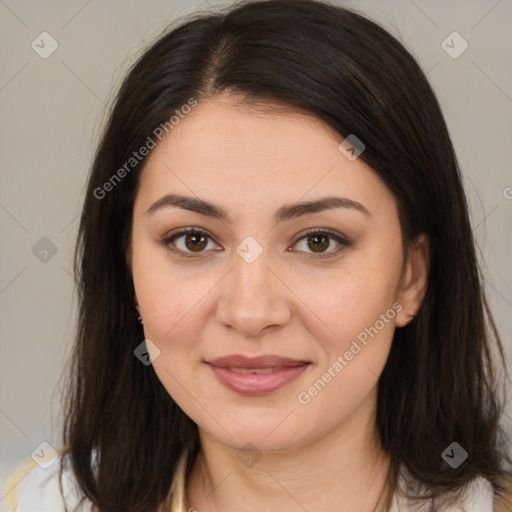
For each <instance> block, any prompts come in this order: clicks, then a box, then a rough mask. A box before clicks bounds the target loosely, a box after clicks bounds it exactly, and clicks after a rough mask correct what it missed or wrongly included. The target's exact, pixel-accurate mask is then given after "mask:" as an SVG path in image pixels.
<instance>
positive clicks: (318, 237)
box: [295, 229, 350, 257]
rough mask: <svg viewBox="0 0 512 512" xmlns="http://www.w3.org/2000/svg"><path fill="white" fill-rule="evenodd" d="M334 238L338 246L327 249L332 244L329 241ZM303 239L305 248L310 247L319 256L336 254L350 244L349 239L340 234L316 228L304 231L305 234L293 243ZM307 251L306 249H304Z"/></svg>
mask: <svg viewBox="0 0 512 512" xmlns="http://www.w3.org/2000/svg"><path fill="white" fill-rule="evenodd" d="M332 240H334V241H335V243H336V244H338V246H337V247H336V248H335V249H334V250H331V251H327V249H329V248H330V247H331V245H332V243H331V241H332ZM302 241H304V243H305V244H306V247H307V248H310V249H311V250H312V252H313V253H314V254H318V255H319V257H324V256H323V255H324V254H326V255H327V256H331V255H333V254H337V253H338V252H339V251H341V250H342V249H344V248H345V247H348V246H349V245H350V243H349V241H348V240H346V239H345V238H342V237H341V236H339V235H337V234H336V233H333V232H331V231H327V230H322V229H320V230H316V231H310V232H308V233H306V235H304V236H302V237H301V238H300V239H299V240H298V241H297V242H296V243H295V245H297V244H299V243H301V242H302ZM306 252H307V251H306Z"/></svg>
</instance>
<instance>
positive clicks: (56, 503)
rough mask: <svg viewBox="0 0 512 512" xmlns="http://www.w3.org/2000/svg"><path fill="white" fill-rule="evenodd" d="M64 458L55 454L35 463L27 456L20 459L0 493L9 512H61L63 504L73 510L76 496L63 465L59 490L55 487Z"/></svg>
mask: <svg viewBox="0 0 512 512" xmlns="http://www.w3.org/2000/svg"><path fill="white" fill-rule="evenodd" d="M62 461H63V462H64V464H66V463H67V457H66V456H64V455H57V456H54V457H48V458H46V459H45V460H42V461H39V462H38V463H36V462H35V461H34V460H32V458H30V457H28V458H26V459H23V460H21V461H20V462H19V463H18V465H17V466H16V467H15V468H14V470H13V471H11V473H10V474H9V476H8V478H7V483H6V486H5V489H4V492H3V494H4V495H5V496H6V501H7V507H8V510H9V512H36V511H37V512H65V510H66V508H65V504H66V505H67V506H68V507H71V509H73V508H75V507H77V505H78V503H79V501H80V499H79V496H80V493H79V492H78V491H77V485H76V482H75V479H74V477H73V476H72V472H71V470H70V469H69V468H68V467H67V466H66V465H65V469H64V471H63V475H62V490H63V494H64V498H65V503H64V500H63V498H62V494H61V492H60V487H59V470H60V464H61V462H62Z"/></svg>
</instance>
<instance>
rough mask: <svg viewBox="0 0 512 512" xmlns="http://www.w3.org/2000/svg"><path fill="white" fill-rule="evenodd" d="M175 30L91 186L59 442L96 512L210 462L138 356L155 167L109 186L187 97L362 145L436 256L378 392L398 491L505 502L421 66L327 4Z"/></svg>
mask: <svg viewBox="0 0 512 512" xmlns="http://www.w3.org/2000/svg"><path fill="white" fill-rule="evenodd" d="M179 22H180V23H179V25H176V26H175V27H174V28H173V29H172V30H171V31H169V32H168V33H166V34H164V35H163V36H161V37H159V38H158V40H157V41H156V42H155V43H154V44H152V45H151V47H150V48H149V49H147V51H145V52H144V54H143V55H142V57H140V58H139V60H138V61H137V62H136V63H135V64H134V65H133V67H132V68H131V70H130V72H129V73H128V75H127V77H126V78H125V80H124V82H123V84H122V86H121V88H120V91H119V93H118V95H117V97H116V99H115V103H114V106H113V109H112V111H111V113H110V115H109V119H108V123H107V125H106V128H105V131H104V133H103V136H102V139H101V141H100V144H99V147H98V150H97V153H96V156H95V159H94V162H93V166H92V170H91V173H90V176H89V180H88V188H87V192H86V197H85V202H84V207H83V211H82V216H81V221H80V228H79V236H78V241H77V247H76V254H75V273H76V279H77V283H78V297H79V319H78V327H77V336H76V340H75V345H74V351H73V354H72V364H71V365H70V366H69V369H68V375H67V379H68V389H69V391H68V393H67V395H66V397H65V399H66V400H65V427H64V437H63V439H64V447H65V453H67V454H68V455H69V457H68V459H69V460H70V461H71V464H72V469H73V472H74V475H75V477H76V480H77V482H78V484H79V486H80V489H81V491H82V492H83V495H84V496H85V497H87V498H88V499H89V500H90V501H91V502H92V503H93V504H94V506H95V507H97V510H100V511H109V512H113V511H123V512H126V511H130V512H149V511H156V510H157V509H158V507H159V505H160V504H162V503H163V502H164V499H165V497H166V496H167V495H168V493H169V489H170V485H171V481H172V479H173V476H174V472H175V469H176V464H177V461H178V457H179V456H180V454H181V453H182V451H183V449H184V448H186V447H189V448H190V458H189V461H190V462H191V461H192V460H193V458H194V456H195V454H196V453H197V450H198V434H197V426H196V425H195V424H194V422H193V421H192V420H191V419H190V418H188V417H187V416H186V415H185V414H184V413H183V411H182V410H181V409H180V408H179V407H178V405H177V404H176V403H175V402H174V401H173V399H172V398H171V397H170V396H169V394H168V393H167V391H166V390H165V389H164V387H163V385H162V384H161V382H160V381H159V379H158V377H157V375H156V374H155V372H154V370H153V368H152V366H148V367H146V366H144V365H143V364H141V362H140V361H139V360H138V359H137V358H136V357H134V349H135V348H136V347H137V346H138V345H139V344H140V343H141V342H142V340H143V339H144V333H143V330H142V326H141V325H140V324H139V323H138V321H137V318H136V315H135V306H134V298H133V292H134V289H133V283H132V277H131V272H130V268H129V266H128V264H127V262H126V254H127V251H128V249H129V245H130V238H131V222H132V210H133V204H134V199H135V196H136V193H137V182H138V176H139V175H140V172H141V169H142V167H143V165H144V161H145V158H143V159H141V160H140V162H137V164H136V165H133V166H132V168H129V169H128V171H127V172H125V173H121V174H122V175H123V177H122V179H119V180H117V179H116V180H115V182H114V181H112V176H113V175H114V174H116V173H117V171H118V169H120V168H122V167H123V165H125V163H126V162H127V161H129V159H130V158H131V157H132V155H133V152H134V151H137V150H138V149H139V148H140V147H142V146H143V145H144V144H145V143H146V141H147V139H148V137H152V136H153V135H152V134H154V131H155V130H156V129H157V128H158V127H159V126H160V125H163V124H165V123H168V121H169V119H170V117H171V116H172V115H173V114H174V113H175V111H176V110H179V109H180V107H181V106H182V105H184V104H186V103H187V102H188V101H189V99H190V98H195V99H196V100H197V101H198V102H199V103H200V102H201V101H202V100H205V99H211V98H215V97H216V96H217V95H219V94H221V93H230V94H232V96H233V98H234V99H236V101H238V102H240V103H241V104H247V105H253V106H257V105H262V106H265V105H270V104H277V105H284V106H286V108H289V109H290V110H294V109H295V110H297V109H300V110H301V111H304V112H308V113H310V114H312V115H314V116H316V117H317V118H319V119H322V120H323V121H325V122H326V123H327V124H328V125H329V126H330V127H332V129H333V130H334V131H335V132H336V133H338V134H339V135H340V136H341V137H347V136H348V135H350V134H355V135H356V136H357V137H358V138H359V139H360V140H361V141H363V142H364V144H365V151H364V152H363V153H362V154H361V155H360V158H361V159H362V160H363V161H364V162H365V163H366V164H368V165H369V166H370V167H371V168H372V169H374V171H375V172H376V173H377V175H378V176H379V177H380V179H381V180H382V181H383V183H384V184H385V185H387V187H389V189H390V190H391V191H392V193H393V194H394V196H395V198H396V200H397V204H398V207H399V216H400V221H401V226H402V231H403V236H404V240H405V248H407V245H408V243H409V242H410V241H411V240H413V238H414V237H415V236H416V235H417V234H419V233H426V234H428V236H429V239H430V244H431V253H430V268H429V285H428V289H427V292H426V296H425V298H424V301H423V304H422V307H421V309H420V310H419V312H418V315H417V316H416V318H415V319H414V320H413V321H412V322H411V323H409V324H408V325H407V326H406V327H404V328H399V329H396V331H395V334H394V339H393V343H392V347H391V351H390V354H389V357H388V360H387V363H386V366H385V368H384V370H383V372H382V375H381V377H380V380H379V385H378V404H377V428H378V433H379V436H380V440H381V443H382V446H383V448H384V449H385V450H386V451H387V452H388V453H389V454H390V455H391V460H392V463H391V472H390V475H391V480H390V481H391V482H393V486H394V485H395V484H396V481H397V478H396V476H397V475H398V470H399V468H400V467H402V466H403V467H404V468H405V469H406V470H407V471H408V472H409V474H410V476H411V477H412V478H413V479H415V480H416V481H419V482H421V483H424V484H425V485H426V486H427V488H428V489H429V490H430V493H429V494H428V496H427V497H430V498H432V497H436V496H437V497H439V498H443V497H445V498H449V497H450V496H452V497H453V496H456V495H457V492H459V491H460V490H461V489H462V487H463V486H464V485H465V484H467V483H468V482H470V481H471V480H473V479H474V478H475V477H478V476H482V477H485V478H487V479H489V480H490V481H491V482H492V484H493V486H494V489H495V491H496V492H497V493H503V487H502V486H501V484H500V482H501V481H502V479H503V478H504V477H505V475H507V474H510V473H507V471H506V469H505V463H506V462H509V463H510V458H509V454H508V453H507V450H506V447H505V444H504V440H505V432H504V431H503V430H502V429H501V428H500V418H501V415H502V411H503V403H504V396H502V394H504V386H503V385H502V384H501V383H500V382H499V381H498V378H497V370H496V368H497V366H496V365H497V364H500V365H503V366H504V355H503V348H502V345H501V342H500V340H499V336H498V334H497V331H496V327H495V324H494V322H493V320H492V316H491V314H490V312H489V309H488V306H487V303H486V300H485V296H484V291H483V287H482V282H483V280H482V277H481V275H480V271H479V269H478V265H477V259H476V256H475V244H474V240H473V233H472V229H471V226H470V221H469V218H468V206H467V203H466V198H465V195H464V191H463V186H462V184H461V176H460V172H459V169H458V165H457V161H456V157H455V155H454V150H453V147H452V143H451V140H450V137H449V134H448V131H447V128H446V125H445V122H444V119H443V116H442V113H441V111H440V107H439V105H438V102H437V100H436V97H435V95H434V93H433V92H432V89H431V87H430V86H429V84H428V82H427V80H426V78H425V75H424V73H423V72H422V71H421V69H420V67H419V66H418V64H417V63H416V61H415V59H414V58H413V57H412V56H411V54H410V53H408V52H407V51H406V50H405V48H404V47H403V46H402V45H401V44H400V43H399V42H398V41H397V40H396V39H395V38H394V37H392V36H391V35H390V34H389V33H388V32H387V31H386V30H384V29H383V28H381V27H380V26H379V25H377V24H376V23H374V22H372V21H370V20H368V19H366V18H365V17H364V16H361V15H359V14H357V13H355V12H352V11H349V10H347V9H343V8H341V7H336V6H333V5H329V4H327V3H322V2H315V1H308V0H293V1H287V0H270V1H263V2H242V3H241V4H237V5H234V6H231V8H230V9H229V10H227V11H225V12H220V13H219V12H208V13H204V12H203V13H196V14H194V15H192V16H189V17H187V18H186V19H183V20H179ZM125 170H126V167H125ZM117 175H118V176H119V173H117ZM109 180H110V183H111V186H110V187H108V189H109V190H108V192H105V193H103V192H102V193H101V194H99V193H98V190H100V189H101V190H103V191H105V190H106V189H105V183H107V182H109ZM100 195H101V197H99V196H100ZM505 375H506V377H508V375H507V373H506V368H505ZM454 441H456V442H457V443H459V444H460V445H461V446H462V447H463V448H464V449H465V450H466V451H467V452H468V454H469V457H468V459H467V460H466V461H465V462H464V463H463V464H462V465H460V466H459V467H458V468H456V469H453V468H451V467H450V466H448V465H447V464H446V463H445V462H444V460H443V459H442V457H441V453H442V452H443V451H444V450H445V448H446V447H447V446H448V445H450V444H451V443H452V442H454ZM93 456H96V461H95V464H93ZM63 461H64V459H63ZM63 465H64V462H63V463H62V466H61V478H62V467H63ZM411 494H414V493H413V492H412V491H411ZM437 510H439V509H437Z"/></svg>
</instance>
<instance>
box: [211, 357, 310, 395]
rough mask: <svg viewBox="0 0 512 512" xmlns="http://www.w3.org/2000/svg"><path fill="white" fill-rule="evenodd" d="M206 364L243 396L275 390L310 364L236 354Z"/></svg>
mask: <svg viewBox="0 0 512 512" xmlns="http://www.w3.org/2000/svg"><path fill="white" fill-rule="evenodd" d="M205 362H206V363H207V364H208V365H209V367H210V368H211V370H212V371H213V373H214V375H215V377H217V380H218V381H219V382H220V383H221V384H223V385H224V386H226V387H227V388H229V389H231V390H232V391H236V392H238V393H241V394H244V395H261V394H264V393H270V392H271V391H275V390H276V389H279V388H281V387H283V386H285V385H286V384H288V383H290V382H291V381H293V380H295V379H296V378H297V377H298V376H299V375H300V374H302V372H304V371H305V370H306V369H307V368H308V367H309V366H310V362H309V361H305V360H298V359H290V358H287V357H281V356H276V355H264V356H258V357H246V356H242V355H238V354H233V355H229V356H224V357H219V358H216V359H212V360H210V361H205Z"/></svg>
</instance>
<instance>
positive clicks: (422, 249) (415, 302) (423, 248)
mask: <svg viewBox="0 0 512 512" xmlns="http://www.w3.org/2000/svg"><path fill="white" fill-rule="evenodd" d="M429 262H430V242H429V239H428V236H427V235H426V234H425V233H421V234H419V235H418V236H417V237H416V238H415V239H414V240H413V242H412V243H411V245H410V247H409V250H408V252H407V261H406V262H405V266H404V269H403V271H402V276H401V279H400V284H399V288H398V295H397V301H398V302H399V303H400V304H401V305H402V309H401V310H400V312H399V313H398V314H397V317H396V324H395V325H396V326H397V327H403V326H404V325H407V324H408V323H409V322H410V321H411V320H412V318H413V317H414V315H416V313H417V312H418V310H419V309H420V307H421V303H422V302H423V297H425V293H426V291H427V285H428V269H429Z"/></svg>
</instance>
